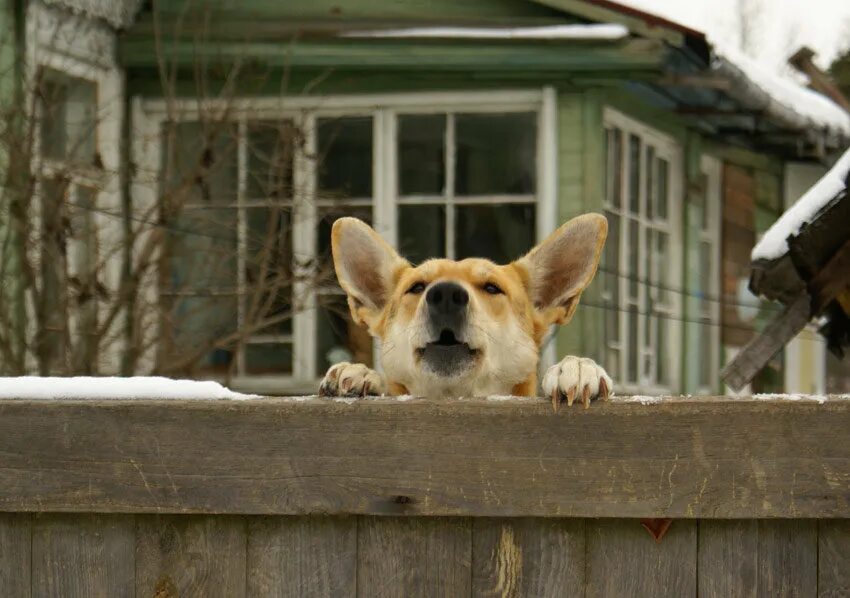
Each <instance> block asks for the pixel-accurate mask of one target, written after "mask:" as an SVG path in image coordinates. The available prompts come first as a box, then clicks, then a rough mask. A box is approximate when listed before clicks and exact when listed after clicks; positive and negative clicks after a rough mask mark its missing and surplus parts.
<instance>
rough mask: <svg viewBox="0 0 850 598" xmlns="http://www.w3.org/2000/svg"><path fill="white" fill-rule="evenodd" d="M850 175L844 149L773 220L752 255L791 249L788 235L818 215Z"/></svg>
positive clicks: (780, 253) (770, 255) (849, 160)
mask: <svg viewBox="0 0 850 598" xmlns="http://www.w3.org/2000/svg"><path fill="white" fill-rule="evenodd" d="M848 175H850V149H848V150H847V151H846V152H844V155H843V156H841V158H839V160H838V162H836V163H835V166H833V167H832V169H831V170H830V171H829V172H828V173H826V175H824V177H823V178H822V179H820V180H819V181H818V182H817V183H815V184H814V185H813V186H812V188H811V189H809V190H808V191H806V193H805V194H804V195H803V197H801V198H800V199H799V200H797V202H796V203H795V204H794V205H793V206H791V207H790V208H788V209H787V210H786V211H785V213H784V214H782V216H781V217H780V218H779V220H777V221H776V222H774V223H773V226H771V227H770V228H769V229H767V232H766V233H765V234H764V236H763V237H762V238H761V240H760V241H759V242H758V243H757V244H756V246H755V247H753V251H752V253H751V254H750V258H751V259H752V260H753V261H755V260H773V259H777V258H780V257H782V256H783V255H785V254H786V253H787V252H788V237H790V236H791V235H796V234H797V233H798V232H800V228H802V226H803V225H804V224H806V223H808V222H811V221H812V220H814V219H815V218H816V217H817V215H818V214H819V213H820V212H821V211H822V210H823V209H824V208H825V207H826V206H827V204H829V202H830V201H832V200H833V199H834V198H835V197H837V196H838V194H839V193H841V192H842V191H843V190H844V189H846V187H847V177H848Z"/></svg>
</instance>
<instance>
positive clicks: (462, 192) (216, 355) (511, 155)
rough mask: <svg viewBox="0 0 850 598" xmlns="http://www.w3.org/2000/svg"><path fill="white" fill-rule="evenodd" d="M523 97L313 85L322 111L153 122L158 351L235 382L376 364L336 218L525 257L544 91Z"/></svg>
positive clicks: (415, 246) (457, 249)
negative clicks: (335, 244) (348, 289)
mask: <svg viewBox="0 0 850 598" xmlns="http://www.w3.org/2000/svg"><path fill="white" fill-rule="evenodd" d="M479 95H481V94H479ZM497 95H498V94H497ZM526 95H527V96H528V99H525V97H524V98H523V99H521V100H512V101H510V102H507V103H494V102H492V101H491V102H490V103H489V104H488V102H487V101H486V100H485V99H483V97H475V96H474V95H473V97H470V98H468V99H467V98H462V100H465V101H461V102H460V103H459V105H456V104H454V103H449V102H445V103H444V105H443V106H441V105H440V104H439V102H438V103H437V104H436V105H435V104H434V103H431V102H427V101H426V102H422V103H416V102H411V101H409V100H408V101H400V103H399V104H394V103H393V102H392V101H388V102H387V103H386V104H382V105H380V106H378V107H376V106H375V105H371V106H369V105H366V106H359V105H358V102H357V100H353V99H343V98H340V99H338V102H334V101H332V100H331V101H329V100H327V99H326V98H323V101H322V102H321V104H322V106H323V107H322V108H321V109H316V108H315V107H314V106H312V105H309V104H307V105H305V106H304V109H303V110H296V109H292V111H291V112H285V111H281V110H279V109H273V108H270V109H263V110H254V109H252V110H250V111H247V110H246V111H245V112H244V113H243V112H239V113H238V114H237V115H236V116H234V117H233V118H232V120H229V121H227V122H224V123H222V122H219V123H217V124H216V123H212V122H201V121H199V120H198V119H197V114H195V115H194V116H193V115H192V114H191V112H188V111H187V113H186V114H185V118H181V119H179V121H178V122H174V123H171V122H167V121H165V120H164V118H163V119H162V120H160V121H159V122H160V123H161V125H160V126H161V131H160V133H161V135H162V142H161V144H160V147H159V153H160V158H159V162H160V166H159V168H160V172H161V176H160V181H161V188H160V192H159V193H160V201H161V205H162V206H163V208H164V213H165V214H166V216H167V221H166V227H167V230H168V236H169V244H168V252H169V256H168V259H167V260H166V262H167V265H166V267H165V268H164V270H163V271H162V272H161V273H160V275H161V277H162V278H161V284H160V289H161V301H162V302H163V304H165V305H166V312H167V314H168V318H167V320H168V321H167V322H166V335H165V336H166V338H167V339H168V341H167V343H166V346H164V350H165V352H166V354H169V355H174V356H178V357H179V358H186V359H188V358H189V357H190V353H191V352H192V351H193V350H194V351H196V352H201V353H202V355H200V356H197V355H196V357H198V359H196V366H197V367H195V368H194V369H193V372H194V373H195V374H200V375H205V376H212V377H220V376H231V377H236V378H243V377H244V378H245V379H249V378H254V379H256V377H258V376H260V377H263V376H266V377H276V378H280V377H292V378H294V379H300V380H303V381H308V380H313V379H314V378H316V377H319V376H321V375H322V374H323V373H324V372H325V371H326V370H327V368H328V367H329V366H330V365H332V364H333V363H337V362H339V361H343V360H350V361H357V362H362V363H366V364H370V365H371V364H373V363H374V359H373V353H374V345H373V341H372V338H371V337H370V336H369V334H368V332H367V331H366V330H365V329H363V328H361V327H359V326H356V325H354V324H353V323H352V322H351V319H350V316H349V308H348V305H347V300H346V297H345V295H344V293H343V292H342V289H340V288H339V286H338V285H337V282H336V276H335V273H334V271H333V264H332V259H331V255H330V231H331V226H332V225H333V222H334V221H335V220H336V219H337V218H339V217H341V216H356V217H358V218H361V219H362V220H364V221H366V222H369V223H371V224H372V225H373V226H375V227H376V229H377V230H379V231H380V232H381V233H382V234H384V235H385V236H386V238H388V239H389V240H390V241H391V242H396V241H397V246H398V248H399V251H400V253H402V254H403V255H405V256H406V257H407V258H408V259H410V260H411V261H413V262H418V261H421V260H423V259H425V258H428V257H440V256H448V257H453V258H463V257H468V256H473V255H475V256H482V257H489V258H491V259H494V260H498V261H503V262H506V261H509V260H511V259H515V258H516V257H519V256H520V255H522V254H523V253H524V252H526V251H527V250H528V249H530V248H531V247H532V246H533V245H534V243H535V242H536V240H537V237H538V234H540V233H539V231H540V230H541V227H540V225H539V223H538V222H537V213H538V212H537V206H538V204H539V202H540V193H539V192H538V187H539V181H538V178H539V177H540V176H541V169H540V168H539V160H538V152H539V151H540V150H539V147H538V146H539V140H538V133H537V131H538V126H539V123H538V121H539V119H540V118H541V116H540V109H539V104H540V102H541V99H540V97H541V96H540V94H539V93H536V94H526ZM456 97H457V96H455V97H454V98H453V99H456ZM391 99H392V98H390V100H391ZM406 99H407V98H403V100H406ZM328 104H330V106H329V107H328ZM337 104H338V105H337ZM163 116H164V115H163ZM552 126H554V125H552ZM175 193H177V194H179V195H180V197H179V198H178V197H173V195H174V194H175ZM169 209H171V213H170V214H169ZM554 224H555V223H554V222H553V223H552V225H553V226H554ZM269 320H272V321H273V323H271V324H269V323H268V321H269Z"/></svg>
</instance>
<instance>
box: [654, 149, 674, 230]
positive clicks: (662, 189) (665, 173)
mask: <svg viewBox="0 0 850 598" xmlns="http://www.w3.org/2000/svg"><path fill="white" fill-rule="evenodd" d="M669 170H670V168H669V165H668V163H667V160H663V159H661V158H659V159H658V185H657V186H656V208H655V214H656V216H657V217H658V218H660V219H661V220H666V219H667V204H668V203H669V198H668V197H667V194H668V192H669V191H668V190H669V188H670V185H669V176H670V173H669Z"/></svg>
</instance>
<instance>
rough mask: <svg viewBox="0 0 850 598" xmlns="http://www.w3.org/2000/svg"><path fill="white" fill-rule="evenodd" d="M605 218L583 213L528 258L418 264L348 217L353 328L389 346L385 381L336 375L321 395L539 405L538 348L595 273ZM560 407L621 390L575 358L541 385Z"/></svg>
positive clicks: (335, 371) (356, 368)
mask: <svg viewBox="0 0 850 598" xmlns="http://www.w3.org/2000/svg"><path fill="white" fill-rule="evenodd" d="M607 234H608V221H607V220H606V219H605V217H604V216H602V215H600V214H584V215H582V216H578V217H576V218H573V219H572V220H570V221H568V222H566V223H565V224H563V225H562V226H561V227H560V228H558V229H557V230H556V231H555V232H554V233H552V234H551V235H550V236H549V237H548V238H547V239H546V240H545V241H543V242H542V243H540V244H539V245H537V246H536V247H535V248H533V249H532V250H531V251H530V252H528V253H527V254H526V255H525V256H523V257H521V258H520V259H518V260H516V261H514V262H512V263H510V264H507V265H497V264H495V263H493V262H491V261H489V260H486V259H477V258H469V259H464V260H460V261H453V260H447V259H430V260H427V261H425V262H423V263H421V264H419V265H418V266H413V265H412V264H410V263H409V262H408V261H407V260H405V259H404V258H402V257H401V256H399V255H398V253H396V251H395V250H394V249H393V248H392V247H391V246H390V245H389V244H388V243H387V242H386V241H384V239H382V238H381V237H380V236H379V235H378V233H376V232H375V231H374V230H372V228H370V227H369V226H368V225H367V224H366V223H364V222H362V221H361V220H358V219H356V218H340V219H338V220H336V221H335V222H334V225H333V229H332V232H331V249H332V252H333V262H334V269H335V270H336V274H337V278H338V279H339V283H340V285H341V286H342V288H343V290H344V291H345V293H346V295H347V298H348V306H349V308H350V310H351V316H352V318H353V320H354V322H355V324H358V325H361V326H365V327H366V328H367V329H368V331H369V333H370V334H371V335H372V336H374V337H377V338H379V339H380V340H381V365H382V369H383V376H382V375H380V374H379V373H378V372H376V371H374V370H372V369H370V368H368V367H367V366H365V365H363V364H356V363H348V362H344V363H338V364H336V365H334V366H332V367H331V368H330V369H329V370H328V372H327V374H326V375H325V377H324V379H323V380H322V382H321V385H320V387H319V394H320V395H322V396H366V395H382V394H390V395H411V394H412V395H416V396H427V397H461V396H486V395H514V396H536V395H537V394H538V388H537V371H538V362H539V358H540V349H541V345H542V343H543V340H544V337H545V335H546V332H547V331H548V330H549V329H550V327H551V326H552V325H556V324H557V325H562V324H566V323H567V322H569V320H570V319H571V318H572V316H573V313H574V312H575V310H576V307H577V306H578V303H579V298H580V297H581V293H582V291H584V289H585V288H587V285H588V284H590V281H591V280H592V279H593V276H594V275H595V274H596V269H597V266H598V265H599V259H600V257H601V254H602V247H603V245H604V244H605V238H606V236H607ZM542 390H543V392H544V393H545V395H546V396H547V397H550V398H551V400H552V405H553V407H554V408H555V409H556V410H557V409H558V407H559V405H560V404H561V403H562V402H564V401H566V403H567V405H568V406H571V405H572V404H573V402H574V401H575V399H576V398H577V397H578V398H580V399H581V402H582V404H583V405H584V406H585V407H588V406H589V405H590V402H591V401H593V400H595V399H597V398H600V399H607V398H608V396H609V395H610V393H611V392H612V390H613V383H612V381H611V378H610V376H608V374H607V373H606V372H605V370H604V369H603V368H602V367H600V366H599V365H598V364H596V363H595V362H594V361H593V360H591V359H586V358H581V357H574V356H568V357H564V358H563V359H562V360H561V361H560V362H559V363H557V364H556V365H554V366H552V367H550V368H549V369H548V370H547V371H546V373H545V374H544V376H543V381H542Z"/></svg>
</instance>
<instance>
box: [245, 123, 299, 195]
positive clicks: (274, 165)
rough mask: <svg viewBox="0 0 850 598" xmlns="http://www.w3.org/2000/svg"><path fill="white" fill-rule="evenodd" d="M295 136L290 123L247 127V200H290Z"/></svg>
mask: <svg viewBox="0 0 850 598" xmlns="http://www.w3.org/2000/svg"><path fill="white" fill-rule="evenodd" d="M295 134H296V131H295V127H294V126H293V125H292V123H291V122H290V121H282V122H276V121H259V122H251V123H248V133H247V138H246V139H247V148H246V149H247V154H248V171H247V173H246V175H247V176H246V188H245V195H246V197H247V199H249V200H256V199H267V198H290V197H292V160H293V150H294V148H295V146H296V139H295Z"/></svg>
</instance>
